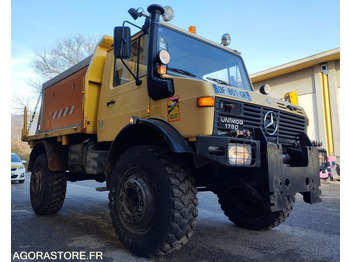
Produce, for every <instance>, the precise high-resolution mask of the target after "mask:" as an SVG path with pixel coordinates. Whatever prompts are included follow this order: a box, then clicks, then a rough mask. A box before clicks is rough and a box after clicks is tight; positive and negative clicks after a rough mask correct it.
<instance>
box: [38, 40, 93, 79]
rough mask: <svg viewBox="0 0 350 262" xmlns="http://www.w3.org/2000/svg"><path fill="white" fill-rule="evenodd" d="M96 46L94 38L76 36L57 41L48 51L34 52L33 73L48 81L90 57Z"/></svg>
mask: <svg viewBox="0 0 350 262" xmlns="http://www.w3.org/2000/svg"><path fill="white" fill-rule="evenodd" d="M96 45H97V40H96V38H94V37H91V36H90V37H86V36H83V35H81V34H78V35H75V36H72V37H65V38H63V39H61V40H58V41H57V42H56V45H55V46H53V47H51V48H49V49H46V50H34V59H33V61H32V66H33V69H34V72H36V73H37V74H38V75H39V76H40V77H41V78H42V79H44V80H49V79H50V78H52V77H54V76H56V75H58V74H60V73H62V72H63V71H64V70H66V69H68V68H69V67H71V66H72V65H75V64H77V63H79V62H80V61H81V60H83V59H84V58H86V57H88V56H89V55H91V54H92V53H93V52H94V50H95V47H96Z"/></svg>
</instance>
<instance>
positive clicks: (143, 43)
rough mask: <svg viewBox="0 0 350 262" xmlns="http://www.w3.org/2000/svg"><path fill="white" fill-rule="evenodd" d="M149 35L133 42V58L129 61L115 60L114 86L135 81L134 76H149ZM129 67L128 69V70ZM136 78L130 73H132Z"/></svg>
mask: <svg viewBox="0 0 350 262" xmlns="http://www.w3.org/2000/svg"><path fill="white" fill-rule="evenodd" d="M147 55H148V35H147V34H143V35H141V36H139V37H137V38H136V39H134V40H133V41H132V42H131V56H130V58H129V59H123V61H122V60H121V59H115V61H114V74H113V76H114V77H113V86H114V87H116V86H119V85H122V84H125V83H128V82H131V81H135V78H134V76H136V77H139V78H141V77H144V76H146V75H147V57H148V56H147ZM123 62H124V63H123ZM127 67H128V68H127ZM128 69H129V70H130V71H131V72H132V74H134V76H133V75H132V74H131V73H130V71H129V70H128Z"/></svg>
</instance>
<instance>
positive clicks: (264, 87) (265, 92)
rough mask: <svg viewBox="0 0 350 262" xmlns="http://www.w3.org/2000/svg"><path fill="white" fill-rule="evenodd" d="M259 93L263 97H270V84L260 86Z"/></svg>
mask: <svg viewBox="0 0 350 262" xmlns="http://www.w3.org/2000/svg"><path fill="white" fill-rule="evenodd" d="M259 91H260V93H261V94H263V95H268V94H270V86H269V85H268V84H263V85H262V86H260V88H259Z"/></svg>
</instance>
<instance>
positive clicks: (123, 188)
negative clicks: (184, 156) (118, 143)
mask: <svg viewBox="0 0 350 262" xmlns="http://www.w3.org/2000/svg"><path fill="white" fill-rule="evenodd" d="M196 193H197V190H196V188H195V187H194V180H193V178H192V176H191V174H190V172H189V171H188V170H187V169H185V168H184V165H183V164H182V163H181V161H179V160H178V159H177V158H176V156H175V155H173V154H172V153H171V152H169V151H167V150H165V149H163V148H160V147H155V146H136V147H132V148H130V149H128V150H127V151H126V152H125V153H124V154H123V155H121V157H120V159H119V160H118V162H117V164H116V166H115V168H114V170H113V174H112V178H111V187H110V193H109V207H110V215H111V218H112V223H113V226H114V228H115V231H116V234H117V235H118V237H119V240H120V241H121V242H122V243H123V244H124V246H125V247H126V248H127V249H129V250H130V251H131V252H133V253H134V254H136V255H139V256H143V257H152V256H156V255H165V254H168V253H170V252H172V251H174V250H177V249H179V248H181V247H182V245H184V244H185V243H186V242H187V241H188V239H189V238H190V237H191V235H192V233H193V229H194V227H195V225H196V217H197V215H198V211H197V205H198V199H197V197H196Z"/></svg>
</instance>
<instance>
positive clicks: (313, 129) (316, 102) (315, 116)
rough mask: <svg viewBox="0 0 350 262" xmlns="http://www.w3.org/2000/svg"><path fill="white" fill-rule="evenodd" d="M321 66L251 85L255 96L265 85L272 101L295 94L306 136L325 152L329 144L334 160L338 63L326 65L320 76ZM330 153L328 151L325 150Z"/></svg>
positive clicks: (337, 151) (337, 142)
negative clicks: (304, 116) (328, 120)
mask: <svg viewBox="0 0 350 262" xmlns="http://www.w3.org/2000/svg"><path fill="white" fill-rule="evenodd" d="M321 64H322V65H323V64H324V63H320V64H316V65H314V66H311V67H308V68H305V69H302V70H298V71H294V72H291V73H288V74H283V75H279V76H276V77H272V78H269V79H266V80H264V81H260V82H255V83H253V85H254V89H255V90H256V91H257V92H259V91H258V90H259V87H260V86H261V85H262V84H266V83H267V84H269V85H270V87H271V93H270V95H271V96H273V97H276V98H280V99H282V98H283V94H285V93H287V92H291V91H296V92H297V93H298V98H299V105H300V106H302V107H303V108H304V109H305V111H306V113H307V115H308V117H309V127H308V136H309V137H310V139H311V140H318V141H322V143H323V146H324V147H326V148H327V147H328V148H329V144H331V142H332V143H333V147H332V148H333V151H334V152H328V154H329V155H331V154H334V155H336V156H337V158H338V160H339V158H340V124H339V123H340V121H339V116H340V106H339V100H340V60H333V61H328V62H327V63H326V64H327V66H328V70H327V71H324V72H322V71H321ZM322 74H325V75H327V77H328V90H326V91H327V92H328V94H329V104H330V110H328V111H330V112H329V115H330V118H331V130H329V128H328V129H327V127H326V121H325V114H324V113H325V112H327V109H326V106H325V100H326V99H325V93H324V92H326V91H325V84H324V82H322V81H323V80H322V79H323V78H322ZM329 132H331V133H332V141H331V142H330V143H327V138H326V137H327V134H329ZM328 151H330V150H328Z"/></svg>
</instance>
